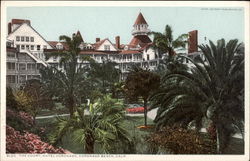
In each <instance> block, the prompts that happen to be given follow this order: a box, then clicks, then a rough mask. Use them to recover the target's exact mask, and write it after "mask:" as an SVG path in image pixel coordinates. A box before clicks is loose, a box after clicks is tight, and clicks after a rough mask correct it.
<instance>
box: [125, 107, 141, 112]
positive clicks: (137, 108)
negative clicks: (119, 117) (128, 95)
mask: <svg viewBox="0 0 250 161" xmlns="http://www.w3.org/2000/svg"><path fill="white" fill-rule="evenodd" d="M126 112H127V113H143V112H144V107H135V108H127V109H126Z"/></svg>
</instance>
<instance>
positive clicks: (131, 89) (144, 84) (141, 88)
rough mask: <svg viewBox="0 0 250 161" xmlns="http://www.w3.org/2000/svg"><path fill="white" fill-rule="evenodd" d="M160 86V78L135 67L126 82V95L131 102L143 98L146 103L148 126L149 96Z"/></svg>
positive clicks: (145, 113)
mask: <svg viewBox="0 0 250 161" xmlns="http://www.w3.org/2000/svg"><path fill="white" fill-rule="evenodd" d="M159 85H160V76H159V75H157V74H155V73H153V72H150V71H149V70H147V69H146V70H144V69H142V68H140V67H137V66H133V68H132V69H131V70H130V72H129V74H128V77H127V79H126V81H125V87H124V88H125V89H124V90H125V94H126V97H127V98H129V99H130V100H135V99H138V97H141V98H142V99H143V101H144V118H145V126H147V102H148V98H149V96H150V95H151V94H152V93H153V92H154V91H156V90H157V89H158V87H159Z"/></svg>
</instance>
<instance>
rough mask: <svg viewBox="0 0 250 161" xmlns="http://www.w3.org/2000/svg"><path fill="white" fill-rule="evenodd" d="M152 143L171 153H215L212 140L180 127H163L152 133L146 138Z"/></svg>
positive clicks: (214, 144)
mask: <svg viewBox="0 0 250 161" xmlns="http://www.w3.org/2000/svg"><path fill="white" fill-rule="evenodd" d="M147 141H148V142H150V143H151V144H153V145H158V146H160V147H163V148H165V149H166V150H167V151H169V152H170V153H173V154H215V153H216V143H215V141H214V140H211V139H209V138H208V137H205V136H203V135H202V134H200V133H198V132H196V131H194V130H188V129H183V128H181V127H165V128H163V129H161V130H160V131H157V132H155V133H153V134H152V135H151V136H150V137H149V138H148V139H147Z"/></svg>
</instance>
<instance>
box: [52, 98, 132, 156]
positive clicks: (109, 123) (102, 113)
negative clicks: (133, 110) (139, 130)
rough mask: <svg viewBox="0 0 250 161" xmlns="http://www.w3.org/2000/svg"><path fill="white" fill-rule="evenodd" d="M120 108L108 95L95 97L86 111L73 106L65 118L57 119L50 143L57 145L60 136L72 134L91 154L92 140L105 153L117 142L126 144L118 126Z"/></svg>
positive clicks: (119, 123)
mask: <svg viewBox="0 0 250 161" xmlns="http://www.w3.org/2000/svg"><path fill="white" fill-rule="evenodd" d="M123 118H124V107H123V105H122V104H121V103H119V102H117V100H116V99H112V98H111V97H110V96H109V95H106V96H104V97H102V98H99V99H98V100H97V101H96V103H95V104H93V105H90V107H89V114H88V115H86V114H84V109H79V108H78V109H77V111H76V112H75V113H74V115H73V117H71V118H69V119H67V118H66V119H65V118H60V117H59V118H58V126H57V129H56V130H55V133H54V134H53V135H52V136H51V142H52V143H54V144H57V143H58V142H59V141H60V140H61V139H62V137H63V136H65V135H66V134H68V133H71V134H72V137H73V139H74V140H75V141H76V142H79V143H81V144H82V145H84V149H85V152H86V153H94V146H95V143H97V142H98V143H100V144H101V145H102V148H103V150H104V152H105V153H108V152H110V151H112V150H113V149H112V148H113V147H112V144H113V143H114V142H117V141H122V142H123V143H126V144H127V143H129V142H130V140H129V138H128V134H127V132H126V130H125V129H124V127H123V126H122V121H123Z"/></svg>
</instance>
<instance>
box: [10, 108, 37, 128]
mask: <svg viewBox="0 0 250 161" xmlns="http://www.w3.org/2000/svg"><path fill="white" fill-rule="evenodd" d="M6 117H7V125H10V126H12V127H14V128H15V129H18V130H26V129H30V128H31V127H33V125H34V118H33V117H32V116H31V115H30V114H28V113H26V112H23V111H19V112H17V111H14V110H11V109H7V110H6Z"/></svg>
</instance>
